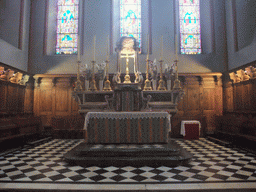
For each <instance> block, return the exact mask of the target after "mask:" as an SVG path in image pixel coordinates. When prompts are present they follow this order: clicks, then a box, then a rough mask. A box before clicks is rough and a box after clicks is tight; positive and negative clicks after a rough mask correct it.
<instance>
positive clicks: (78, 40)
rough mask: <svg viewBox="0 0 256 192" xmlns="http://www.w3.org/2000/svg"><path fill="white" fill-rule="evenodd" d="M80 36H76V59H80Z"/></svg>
mask: <svg viewBox="0 0 256 192" xmlns="http://www.w3.org/2000/svg"><path fill="white" fill-rule="evenodd" d="M80 49H81V48H80V36H79V35H78V36H77V61H81V51H80Z"/></svg>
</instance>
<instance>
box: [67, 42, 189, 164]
mask: <svg viewBox="0 0 256 192" xmlns="http://www.w3.org/2000/svg"><path fill="white" fill-rule="evenodd" d="M115 50H116V52H117V57H118V58H117V65H116V69H117V71H116V73H115V74H114V76H113V77H112V83H111V81H110V80H109V75H108V64H109V63H108V62H109V61H108V58H107V60H106V80H105V82H104V86H103V84H101V83H103V81H101V80H100V81H96V80H95V72H94V64H95V61H92V65H93V67H92V69H91V70H90V71H92V74H91V75H90V77H91V79H90V78H85V79H86V80H90V82H89V83H88V82H85V84H84V85H85V90H83V86H82V83H81V80H80V70H78V78H77V82H76V86H75V89H74V91H73V97H74V98H75V99H76V101H77V102H78V104H79V113H81V114H84V116H85V125H84V129H85V133H86V135H85V142H84V143H82V144H80V145H79V146H77V147H76V148H74V149H72V150H71V151H70V152H68V153H66V154H65V155H64V158H65V159H66V160H67V161H69V162H73V163H77V164H78V163H82V164H88V163H97V164H98V163H103V164H104V163H106V162H107V163H110V164H111V163H115V164H116V163H117V162H118V163H127V162H129V163H132V162H139V163H146V162H152V161H156V162H163V163H164V162H165V163H167V164H168V165H170V164H173V165H178V164H182V163H184V162H188V161H189V160H190V159H191V158H192V155H191V154H190V153H189V152H187V151H186V150H185V149H183V148H182V147H180V146H177V145H176V144H175V143H174V142H173V141H172V140H171V139H170V138H169V135H170V134H169V133H170V132H171V123H170V122H171V121H170V120H171V116H172V115H174V114H175V113H176V112H177V110H178V109H177V105H178V102H179V101H180V99H182V97H183V95H184V91H183V90H182V88H181V86H180V81H179V79H178V72H177V71H178V70H177V60H175V65H172V67H171V70H167V71H166V74H167V75H166V78H167V80H168V78H170V77H172V78H175V81H174V82H173V86H172V87H171V86H168V89H166V86H165V85H166V83H165V80H164V77H163V70H162V64H163V60H162V58H161V59H160V61H159V63H160V76H159V78H160V80H159V82H158V87H157V89H156V87H155V86H154V85H155V82H154V81H155V79H156V73H155V72H154V77H153V76H152V80H150V77H149V68H150V66H149V65H150V64H149V63H150V61H149V57H148V55H149V52H148V55H147V60H146V66H147V71H146V79H145V81H144V77H143V75H142V73H141V72H140V71H139V67H138V52H139V48H138V44H137V42H136V39H135V38H133V37H121V38H120V40H119V41H118V43H117V48H116V49H115ZM122 59H125V75H123V74H122V71H121V60H122ZM130 59H132V61H133V62H132V65H133V69H134V70H133V72H134V76H133V77H134V78H131V75H130V65H129V61H130ZM79 64H80V62H78V69H79ZM153 65H155V64H153ZM175 67H176V70H174V68H175ZM151 68H152V69H154V70H155V68H154V66H153V67H151ZM174 71H176V73H174ZM101 74H102V72H101ZM152 74H153V73H152ZM88 76H89V75H88V74H87V77H88ZM101 79H102V78H101ZM151 82H152V85H153V88H152V85H151ZM97 83H99V84H101V85H97ZM168 83H169V85H170V79H169V82H168ZM111 84H112V85H111ZM86 85H89V87H88V88H86ZM98 87H100V89H101V90H98V89H97V88H98ZM96 96H97V97H96ZM103 154H104V155H103Z"/></svg>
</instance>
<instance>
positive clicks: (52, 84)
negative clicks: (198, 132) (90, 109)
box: [34, 73, 223, 137]
mask: <svg viewBox="0 0 256 192" xmlns="http://www.w3.org/2000/svg"><path fill="white" fill-rule="evenodd" d="M221 75H222V74H221V73H198V74H187V73H186V74H185V73H184V74H179V77H180V79H181V87H182V88H183V90H184V91H185V96H184V98H183V99H182V100H181V101H180V102H179V104H178V110H179V111H178V112H177V114H176V115H175V118H174V119H177V120H178V121H179V119H182V117H186V118H189V119H193V118H194V119H198V118H200V119H204V121H205V122H206V123H207V126H206V123H204V125H205V127H204V128H203V129H204V130H203V132H213V131H214V130H215V124H214V117H215V115H219V114H222V110H223V103H222V100H223V98H222V97H223V93H222V82H221V79H220V77H221ZM110 77H112V76H111V75H110ZM35 79H36V81H37V79H40V80H39V81H37V83H36V87H35V96H34V113H35V115H37V116H40V117H42V121H43V124H44V125H45V126H51V122H52V121H51V119H52V118H55V117H59V118H61V117H65V116H72V115H78V104H77V102H76V101H75V100H74V99H73V97H72V96H71V95H72V91H73V85H74V82H75V80H76V76H75V75H50V74H49V75H47V74H38V75H36V76H35ZM95 96H96V95H94V97H95ZM173 123H176V124H177V123H179V122H173ZM208 124H209V125H208ZM175 127H176V128H174V129H175V130H173V134H172V135H173V136H174V137H177V136H178V134H179V129H180V127H179V126H175ZM176 129H177V130H176Z"/></svg>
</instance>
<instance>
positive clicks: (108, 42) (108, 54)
mask: <svg viewBox="0 0 256 192" xmlns="http://www.w3.org/2000/svg"><path fill="white" fill-rule="evenodd" d="M108 48H109V35H108V37H107V60H108V59H109V50H108Z"/></svg>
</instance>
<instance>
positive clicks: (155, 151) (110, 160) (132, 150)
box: [63, 140, 192, 166]
mask: <svg viewBox="0 0 256 192" xmlns="http://www.w3.org/2000/svg"><path fill="white" fill-rule="evenodd" d="M63 157H64V159H65V160H66V161H68V162H69V163H71V164H78V165H81V166H89V165H97V166H99V165H102V166H106V165H115V166H116V165H120V166H121V165H124V164H125V165H140V166H141V165H142V164H143V165H144V164H145V165H154V164H155V165H159V164H161V165H168V166H177V165H180V164H184V163H188V162H189V161H190V160H191V158H192V154H191V153H189V152H187V151H186V150H185V149H183V148H182V147H180V146H179V145H178V144H176V143H175V142H174V140H170V142H169V143H168V144H86V143H81V144H79V145H78V146H77V147H75V148H74V149H72V150H71V151H69V152H68V153H66V154H65V155H64V156H63Z"/></svg>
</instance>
